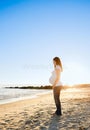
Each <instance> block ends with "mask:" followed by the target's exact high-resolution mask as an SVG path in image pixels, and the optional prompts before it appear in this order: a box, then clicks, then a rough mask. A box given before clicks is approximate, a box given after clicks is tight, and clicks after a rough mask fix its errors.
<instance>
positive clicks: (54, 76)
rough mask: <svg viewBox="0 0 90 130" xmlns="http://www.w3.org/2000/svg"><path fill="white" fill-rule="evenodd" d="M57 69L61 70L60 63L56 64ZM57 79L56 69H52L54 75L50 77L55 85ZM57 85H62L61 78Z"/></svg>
mask: <svg viewBox="0 0 90 130" xmlns="http://www.w3.org/2000/svg"><path fill="white" fill-rule="evenodd" d="M56 69H60V71H61V67H60V66H59V65H56ZM55 79H56V71H55V70H54V71H52V75H51V77H50V78H49V82H50V83H51V84H52V85H53V84H54V82H55ZM56 86H62V83H61V81H60V79H59V81H58V83H57V84H56Z"/></svg>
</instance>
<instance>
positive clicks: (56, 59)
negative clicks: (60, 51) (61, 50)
mask: <svg viewBox="0 0 90 130" xmlns="http://www.w3.org/2000/svg"><path fill="white" fill-rule="evenodd" d="M53 60H54V61H55V62H56V65H60V67H61V71H63V67H62V63H61V60H60V58H59V57H54V58H53Z"/></svg>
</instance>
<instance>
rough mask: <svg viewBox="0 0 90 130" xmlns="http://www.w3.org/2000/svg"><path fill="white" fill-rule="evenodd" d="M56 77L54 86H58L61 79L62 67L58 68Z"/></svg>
mask: <svg viewBox="0 0 90 130" xmlns="http://www.w3.org/2000/svg"><path fill="white" fill-rule="evenodd" d="M55 71H56V79H55V82H54V84H53V87H52V88H54V87H55V86H56V84H57V83H58V81H59V79H60V69H56V70H55Z"/></svg>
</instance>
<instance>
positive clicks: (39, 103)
mask: <svg viewBox="0 0 90 130" xmlns="http://www.w3.org/2000/svg"><path fill="white" fill-rule="evenodd" d="M61 104H62V116H57V115H53V113H54V112H55V103H54V99H53V93H52V92H51V93H50V94H44V95H40V96H38V97H37V98H34V99H26V100H22V101H17V102H13V103H8V104H3V105H0V130H90V88H86V89H84V88H82V89H76V90H75V89H68V90H62V91H61Z"/></svg>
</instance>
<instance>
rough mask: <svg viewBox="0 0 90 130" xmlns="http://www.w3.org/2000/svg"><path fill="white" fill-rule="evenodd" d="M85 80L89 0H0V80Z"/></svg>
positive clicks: (89, 69)
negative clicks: (58, 73)
mask: <svg viewBox="0 0 90 130" xmlns="http://www.w3.org/2000/svg"><path fill="white" fill-rule="evenodd" d="M55 56H58V57H60V58H61V60H62V64H63V68H64V71H63V73H62V77H61V80H62V82H63V83H64V84H70V85H71V84H77V83H90V0H0V84H30V85H47V84H49V81H48V79H49V77H50V75H51V72H52V70H53V64H52V59H53V57H55Z"/></svg>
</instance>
